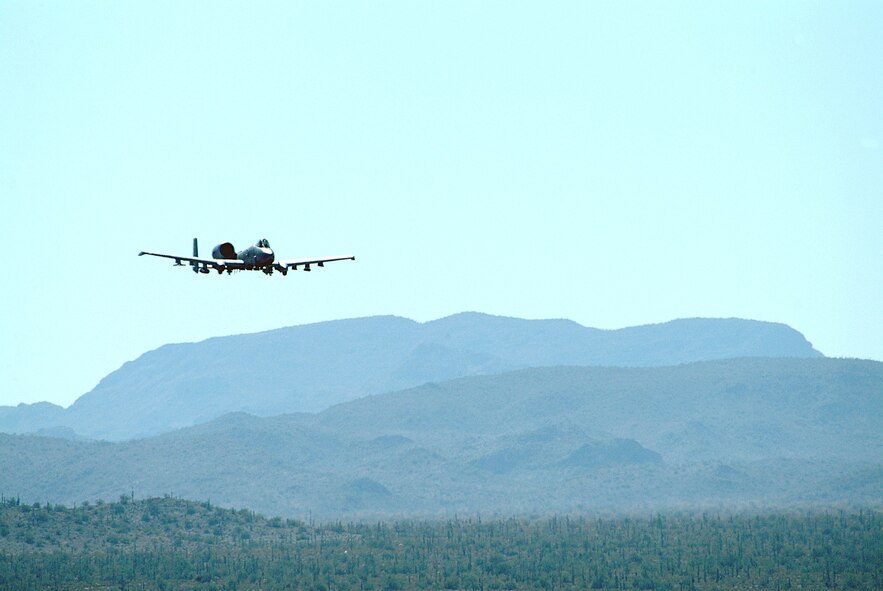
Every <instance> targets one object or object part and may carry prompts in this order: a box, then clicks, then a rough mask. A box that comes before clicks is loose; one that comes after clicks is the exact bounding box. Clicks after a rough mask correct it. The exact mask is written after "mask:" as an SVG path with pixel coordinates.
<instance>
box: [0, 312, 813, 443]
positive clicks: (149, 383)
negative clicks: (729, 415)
mask: <svg viewBox="0 0 883 591" xmlns="http://www.w3.org/2000/svg"><path fill="white" fill-rule="evenodd" d="M746 356H773V357H790V356H803V357H821V356H822V355H821V353H819V352H818V351H816V350H815V349H813V348H812V345H811V344H810V343H809V342H808V341H806V339H805V338H804V337H803V335H801V334H800V333H799V332H797V331H796V330H794V329H792V328H790V327H787V326H786V325H783V324H778V323H769V322H760V321H754V320H742V319H734V318H730V319H702V318H692V319H681V320H673V321H669V322H666V323H661V324H652V325H645V326H641V327H628V328H623V329H614V330H604V329H596V328H587V327H583V326H581V325H579V324H577V323H576V322H573V321H572V320H564V319H556V320H525V319H519V318H510V317H503V316H492V315H488V314H481V313H477V312H463V313H460V314H455V315H452V316H448V317H445V318H440V319H437V320H432V321H429V322H424V323H419V322H416V321H414V320H409V319H407V318H402V317H399V316H369V317H364V318H356V319H345V320H333V321H327V322H319V323H312V324H305V325H300V326H294V327H285V328H278V329H273V330H270V331H264V332H259V333H250V334H243V335H233V336H226V337H212V338H210V339H206V340H204V341H200V342H198V343H177V344H168V345H163V346H162V347H159V348H157V349H154V350H152V351H148V352H146V353H144V354H143V355H141V356H140V357H138V358H137V359H135V360H133V361H129V362H126V363H125V364H123V365H122V366H121V367H120V368H119V369H117V370H116V371H114V372H111V373H110V374H108V375H107V376H105V377H104V378H103V379H102V380H101V381H100V382H99V383H98V385H97V386H96V387H95V388H94V389H93V390H92V391H90V392H88V393H86V394H84V395H83V396H81V397H80V398H78V399H77V400H76V401H75V402H74V403H73V404H72V405H71V406H70V407H68V408H67V409H62V410H60V411H59V409H58V408H55V409H49V408H42V407H41V408H40V409H37V408H23V407H0V431H6V432H13V433H22V432H35V431H40V430H46V429H50V430H55V431H57V430H58V428H59V427H60V428H64V429H71V430H73V431H74V432H75V434H76V435H80V436H86V437H90V438H94V439H108V440H125V439H131V438H137V437H146V436H150V435H155V434H158V433H162V432H166V431H170V430H173V429H177V428H182V427H187V426H190V425H194V424H199V423H201V422H205V421H208V420H211V419H213V418H216V417H218V416H220V415H222V414H225V413H228V412H236V411H243V412H248V413H250V414H255V415H258V416H272V415H275V414H283V413H290V412H319V411H321V410H323V409H325V408H328V407H330V406H332V405H334V404H337V403H340V402H345V401H348V400H352V399H357V398H360V397H363V396H366V395H369V394H378V393H382V392H390V391H396V390H401V389H403V388H408V387H412V386H416V385H419V384H422V383H426V382H431V381H444V380H448V379H452V378H457V377H465V376H472V375H488V374H499V373H502V372H506V371H510V370H514V369H519V368H525V367H537V366H555V365H585V366H659V365H671V364H679V363H689V362H693V361H699V360H703V359H716V358H735V357H746ZM38 411H39V412H38ZM58 432H60V431H58ZM65 432H66V431H65Z"/></svg>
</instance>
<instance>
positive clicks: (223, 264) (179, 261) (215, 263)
mask: <svg viewBox="0 0 883 591" xmlns="http://www.w3.org/2000/svg"><path fill="white" fill-rule="evenodd" d="M145 254H146V255H150V256H153V257H162V258H164V259H173V260H174V261H175V264H176V265H184V264H185V263H187V264H189V265H191V266H195V267H200V266H201V267H205V268H208V267H211V268H212V269H216V270H218V271H226V270H228V269H244V268H245V263H243V262H242V261H241V260H239V259H201V258H198V257H185V256H181V255H178V254H162V253H158V252H147V251H144V250H142V251H141V252H139V253H138V256H139V257H140V256H143V255H145Z"/></svg>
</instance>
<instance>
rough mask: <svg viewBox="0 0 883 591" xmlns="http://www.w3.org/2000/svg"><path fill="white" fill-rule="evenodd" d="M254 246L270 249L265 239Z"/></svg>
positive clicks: (268, 242)
mask: <svg viewBox="0 0 883 591" xmlns="http://www.w3.org/2000/svg"><path fill="white" fill-rule="evenodd" d="M255 246H257V247H259V248H270V241H269V240H267V239H266V238H261V239H260V240H258V241H257V244H255Z"/></svg>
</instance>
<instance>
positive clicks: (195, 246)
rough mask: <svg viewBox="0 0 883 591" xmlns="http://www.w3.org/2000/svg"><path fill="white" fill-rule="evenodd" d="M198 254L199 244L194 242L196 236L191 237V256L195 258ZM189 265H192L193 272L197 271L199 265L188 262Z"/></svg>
mask: <svg viewBox="0 0 883 591" xmlns="http://www.w3.org/2000/svg"><path fill="white" fill-rule="evenodd" d="M198 256H199V245H198V244H197V243H196V238H194V239H193V258H197V257H198ZM190 265H191V266H192V267H193V272H194V273H198V272H199V265H197V264H196V263H190Z"/></svg>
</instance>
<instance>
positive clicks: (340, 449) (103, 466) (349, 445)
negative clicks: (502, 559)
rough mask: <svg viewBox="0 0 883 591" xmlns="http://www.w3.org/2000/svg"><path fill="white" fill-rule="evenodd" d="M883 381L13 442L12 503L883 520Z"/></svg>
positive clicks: (687, 376) (293, 418)
mask: <svg viewBox="0 0 883 591" xmlns="http://www.w3.org/2000/svg"><path fill="white" fill-rule="evenodd" d="M881 490H883V363H878V362H873V361H857V360H841V359H825V358H813V359H770V358H766V359H763V358H754V359H732V360H716V361H706V362H699V363H693V364H685V365H679V366H667V367H653V368H615V367H613V368H611V367H606V368H605V367H549V368H531V369H524V370H517V371H513V372H508V373H504V374H501V375H493V376H477V377H468V378H460V379H456V380H452V381H447V382H437V383H429V384H425V385H422V386H419V387H416V388H411V389H407V390H403V391H399V392H395V393H388V394H381V395H373V396H368V397H364V398H361V399H359V400H354V401H351V402H348V403H345V404H340V405H337V406H334V407H332V408H329V409H327V410H325V411H323V412H321V413H318V414H315V415H312V414H290V415H283V416H276V417H269V418H260V417H255V416H251V415H247V414H243V413H234V414H229V415H226V416H223V417H221V418H218V419H216V420H214V421H211V422H209V423H206V424H202V425H198V426H195V427H191V428H187V429H181V430H178V431H175V432H172V433H166V434H163V435H159V436H156V437H151V438H146V439H140V440H134V441H126V442H120V443H108V442H94V441H89V442H83V441H69V440H62V439H57V438H46V437H37V436H25V435H0V492H2V493H3V494H5V495H7V496H15V495H20V496H21V497H22V498H25V499H28V500H39V501H44V502H45V501H48V502H52V503H68V504H70V503H74V502H77V501H83V500H95V499H98V498H104V499H115V498H117V497H118V496H120V495H122V494H130V491H134V492H135V494H136V495H138V496H152V495H162V494H175V495H180V496H183V497H186V498H193V499H211V500H212V502H213V503H216V504H219V505H222V506H229V507H243V506H245V507H249V508H251V509H254V510H258V511H261V512H265V513H268V514H273V515H282V516H286V517H295V518H305V517H306V516H308V515H314V516H320V517H326V518H330V519H336V518H342V517H347V516H354V517H372V516H385V517H389V516H410V515H418V516H451V515H454V514H460V515H466V514H471V513H475V512H481V513H483V514H492V515H493V514H533V513H541V514H547V513H551V512H557V513H567V512H581V511H586V510H593V511H607V510H609V511H622V510H626V511H634V510H653V509H663V508H668V509H670V508H696V507H712V508H717V507H742V508H746V507H753V508H762V507H772V508H779V507H813V506H816V507H817V506H826V507H827V506H842V505H847V504H855V505H861V506H868V505H870V506H875V507H878V508H879V507H880V505H881V502H883V499H881V497H880V491H881Z"/></svg>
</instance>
